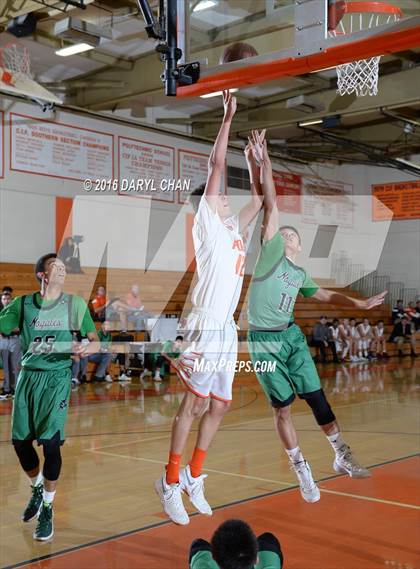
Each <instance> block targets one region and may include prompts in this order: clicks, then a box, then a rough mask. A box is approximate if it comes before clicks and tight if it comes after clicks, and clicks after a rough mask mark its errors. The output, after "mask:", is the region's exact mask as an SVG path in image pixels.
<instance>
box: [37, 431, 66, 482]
mask: <svg viewBox="0 0 420 569" xmlns="http://www.w3.org/2000/svg"><path fill="white" fill-rule="evenodd" d="M41 444H42V448H43V451H44V458H45V461H44V468H43V469H42V473H43V475H44V478H46V479H47V480H51V481H52V482H54V481H55V480H57V479H58V477H59V476H60V471H61V464H62V460H61V441H60V433H59V431H57V432H56V434H55V435H54V436H53V437H52V438H51V439H43V440H41Z"/></svg>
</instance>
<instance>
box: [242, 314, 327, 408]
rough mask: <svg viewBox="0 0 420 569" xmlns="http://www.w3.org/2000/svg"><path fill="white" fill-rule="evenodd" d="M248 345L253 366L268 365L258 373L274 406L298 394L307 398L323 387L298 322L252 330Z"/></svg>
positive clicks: (284, 404)
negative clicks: (275, 327) (268, 328)
mask: <svg viewBox="0 0 420 569" xmlns="http://www.w3.org/2000/svg"><path fill="white" fill-rule="evenodd" d="M248 349H249V353H250V356H251V359H252V362H253V364H254V368H255V369H256V370H258V368H259V367H261V368H262V369H265V370H267V369H268V371H264V372H258V371H256V375H257V378H258V381H259V382H260V384H261V387H262V388H263V390H264V393H265V394H266V396H267V398H268V400H269V401H270V403H271V404H272V405H273V407H285V406H286V405H290V403H292V401H293V400H294V398H295V396H296V394H297V395H298V396H299V397H302V398H304V396H305V394H307V393H311V392H313V391H318V390H319V389H321V382H320V380H319V376H318V372H317V369H316V367H315V364H314V362H313V359H312V356H311V353H310V351H309V347H308V344H307V342H306V338H305V335H304V334H303V332H302V331H301V329H300V328H299V326H297V325H296V324H292V326H290V328H287V329H286V330H281V331H273V332H269V331H263V330H250V331H249V332H248ZM257 362H258V363H257ZM261 362H267V364H265V365H261ZM269 364H270V365H269Z"/></svg>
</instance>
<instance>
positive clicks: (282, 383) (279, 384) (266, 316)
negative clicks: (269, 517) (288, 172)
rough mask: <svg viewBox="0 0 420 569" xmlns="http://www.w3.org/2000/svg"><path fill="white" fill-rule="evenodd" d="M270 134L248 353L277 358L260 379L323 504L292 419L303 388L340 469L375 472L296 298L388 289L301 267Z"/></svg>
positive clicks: (298, 468) (259, 147)
mask: <svg viewBox="0 0 420 569" xmlns="http://www.w3.org/2000/svg"><path fill="white" fill-rule="evenodd" d="M263 139H264V134H263V133H261V134H258V133H253V147H254V152H255V155H256V156H259V157H260V160H259V161H260V176H261V183H262V189H263V194H264V220H263V228H262V246H261V252H260V255H259V258H258V261H257V264H256V267H255V271H254V274H253V277H252V281H251V284H250V290H249V303H248V322H249V333H248V343H249V352H250V354H251V358H252V360H253V362H254V364H255V363H256V362H257V361H259V362H261V361H268V362H272V363H274V364H275V369H274V371H271V372H265V373H257V377H258V380H259V382H260V384H261V386H262V388H263V389H264V392H265V394H266V396H267V398H268V400H269V401H270V403H271V405H272V407H273V409H274V417H275V425H276V429H277V433H278V435H279V437H280V440H281V441H282V443H283V446H284V448H285V450H286V452H287V454H288V456H289V459H290V462H291V465H292V468H293V470H294V471H295V472H296V475H297V477H298V480H299V483H300V490H301V494H302V497H303V498H304V500H306V501H307V502H316V501H318V500H319V498H320V492H319V489H318V487H317V485H316V484H315V482H314V480H313V478H312V473H311V469H310V467H309V465H308V463H307V462H306V460H305V459H304V457H303V455H302V452H301V450H300V448H299V446H298V439H297V435H296V430H295V428H294V425H293V422H292V418H291V404H292V402H293V400H294V399H295V397H296V394H297V395H298V397H300V398H301V399H304V400H305V401H306V402H307V403H308V405H309V406H310V407H311V409H312V412H313V414H314V416H315V419H316V421H317V423H318V425H319V426H320V427H321V429H322V430H323V431H324V433H325V435H326V436H327V438H328V440H329V442H330V443H331V445H332V447H333V449H334V451H335V459H334V464H333V468H334V470H335V471H336V472H339V473H347V474H348V475H350V476H352V477H354V478H365V477H368V476H370V473H369V471H368V470H367V469H366V468H363V467H362V466H360V464H358V462H357V461H356V459H355V457H354V455H353V453H352V451H351V450H350V447H349V446H348V445H347V444H346V443H345V442H344V440H343V437H342V435H341V432H340V428H339V426H338V423H337V421H336V418H335V416H334V413H333V412H332V410H331V407H330V405H329V403H328V401H327V399H326V397H325V394H324V391H323V390H322V387H321V383H320V380H319V376H318V372H317V370H316V367H315V364H314V362H313V360H312V357H311V354H310V351H309V348H308V344H307V342H306V338H305V336H304V334H303V333H302V331H301V330H300V328H299V326H297V325H296V324H295V323H294V320H293V307H294V304H295V301H296V297H297V295H298V294H299V293H300V294H302V295H303V296H306V297H312V298H315V299H317V300H320V301H322V302H328V303H330V304H336V305H341V306H351V307H355V308H358V309H361V308H363V309H367V310H368V309H370V308H373V307H374V306H378V305H380V304H382V303H383V301H384V298H385V295H386V292H383V293H381V294H378V295H376V296H374V297H372V298H370V299H368V300H359V299H355V298H351V297H348V296H345V295H343V294H340V293H338V292H335V291H331V290H326V289H322V288H320V287H319V286H318V285H317V284H316V283H315V282H314V281H313V280H312V279H311V278H310V276H309V275H308V274H307V273H306V271H305V270H304V269H303V268H302V267H299V266H298V265H296V258H297V256H298V254H299V252H300V251H301V242H300V236H299V233H298V231H297V230H296V229H295V228H293V227H290V226H283V227H280V228H279V212H278V209H277V200H276V192H275V188H274V182H273V177H272V168H271V162H270V158H269V156H268V152H267V144H266V142H265V141H264V140H263ZM271 367H273V365H271ZM269 369H270V368H269Z"/></svg>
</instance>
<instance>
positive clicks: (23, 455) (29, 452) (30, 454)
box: [13, 440, 39, 472]
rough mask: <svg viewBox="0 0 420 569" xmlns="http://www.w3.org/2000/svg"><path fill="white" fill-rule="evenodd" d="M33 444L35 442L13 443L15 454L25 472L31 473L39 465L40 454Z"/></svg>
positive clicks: (16, 441)
mask: <svg viewBox="0 0 420 569" xmlns="http://www.w3.org/2000/svg"><path fill="white" fill-rule="evenodd" d="M32 443H33V441H18V440H14V441H13V446H14V448H15V452H16V454H17V456H18V458H19V462H20V464H21V466H22V468H23V470H24V471H25V472H30V471H31V470H34V468H36V467H37V466H38V465H39V458H38V454H37V452H36V450H35V449H34V447H33V444H32Z"/></svg>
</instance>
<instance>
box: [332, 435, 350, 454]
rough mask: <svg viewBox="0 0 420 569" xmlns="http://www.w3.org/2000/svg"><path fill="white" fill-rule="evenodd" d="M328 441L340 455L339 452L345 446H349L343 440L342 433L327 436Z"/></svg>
mask: <svg viewBox="0 0 420 569" xmlns="http://www.w3.org/2000/svg"><path fill="white" fill-rule="evenodd" d="M327 439H328V440H329V441H330V444H331V446H332V447H333V449H334V452H335V453H338V452H339V450H340V449H341V448H343V446H347V445H346V443H345V442H344V440H343V437H342V436H341V433H340V431H339V432H338V433H336V434H335V435H327Z"/></svg>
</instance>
